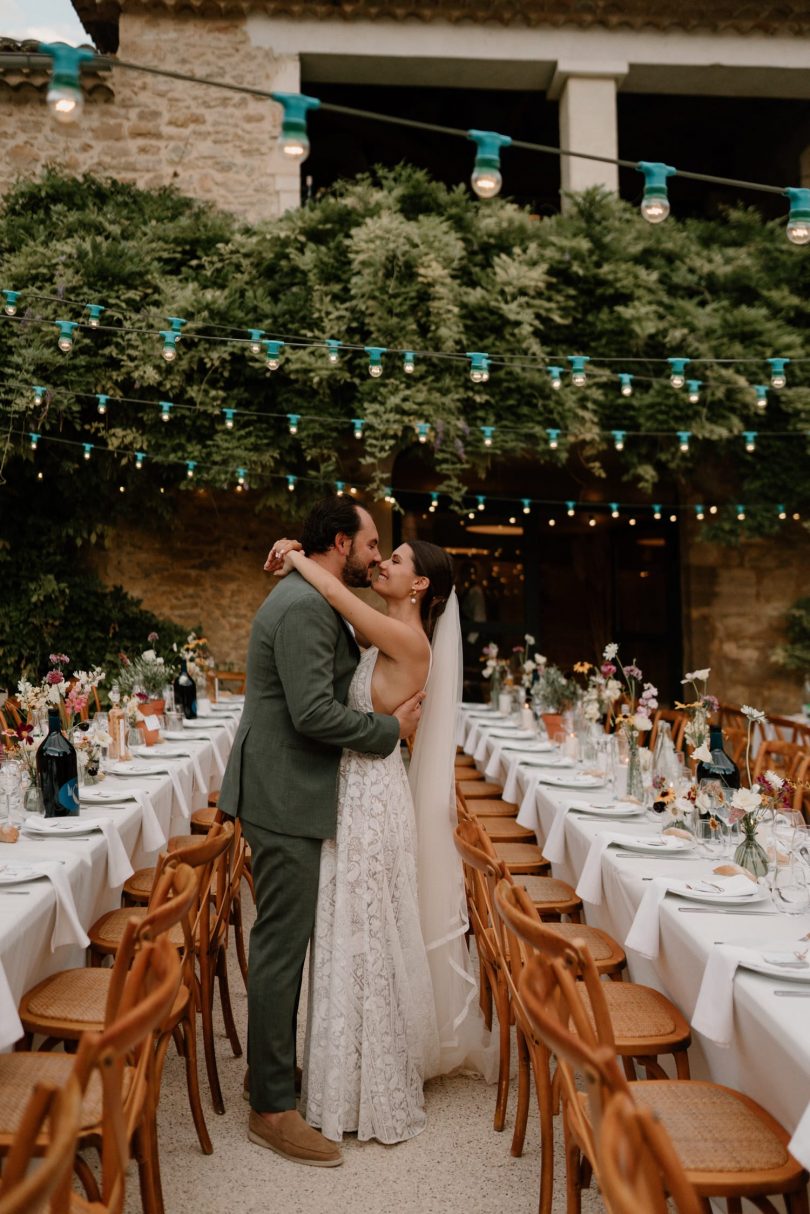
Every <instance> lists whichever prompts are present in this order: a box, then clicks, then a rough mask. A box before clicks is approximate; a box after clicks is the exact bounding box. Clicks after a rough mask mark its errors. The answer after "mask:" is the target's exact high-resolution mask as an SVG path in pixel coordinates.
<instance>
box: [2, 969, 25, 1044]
mask: <svg viewBox="0 0 810 1214" xmlns="http://www.w3.org/2000/svg"><path fill="white" fill-rule="evenodd" d="M22 1035H23V1026H22V1023H21V1021H20V1017H19V1014H18V1012H17V1004H16V1002H15V1000H14V996H13V995H12V993H11V987H10V986H9V984H8V978H7V977H6V971H5V970H4V969H3V966H2V963H0V1050H7V1049H8V1048H9V1046H11V1045H14V1043H15V1041H19V1039H20V1038H21V1037H22Z"/></svg>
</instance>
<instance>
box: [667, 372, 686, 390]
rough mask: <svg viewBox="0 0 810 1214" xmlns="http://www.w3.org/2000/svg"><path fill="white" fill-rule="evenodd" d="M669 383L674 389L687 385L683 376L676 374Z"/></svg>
mask: <svg viewBox="0 0 810 1214" xmlns="http://www.w3.org/2000/svg"><path fill="white" fill-rule="evenodd" d="M669 382H670V383H671V384H672V386H673V388H682V387H683V386H684V384H685V383H686V380H685V379H684V377H683V376H682V375H679V374H675V375H671V376H670V379H669Z"/></svg>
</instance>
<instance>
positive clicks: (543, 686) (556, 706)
mask: <svg viewBox="0 0 810 1214" xmlns="http://www.w3.org/2000/svg"><path fill="white" fill-rule="evenodd" d="M537 657H542V654H538V655H537ZM578 695H579V688H578V687H577V685H576V683H574V682H572V680H571V679H567V678H566V677H565V675H564V674H563V672H562V671H561V670H560V668H559V666H554V665H553V664H551V663H549V662H547V661H546V660H545V658H544V659H543V661H542V662H538V663H537V678H536V681H535V683H534V687H533V688H532V699H533V701H534V704H535V707H536V709H537V711H538V713H539V715H540V716H541V717H542V718H543V724H544V725H545V727H546V732H547V733H548V736H549V737H550V738H553V737H554V736H555V734H558V733H560V731H561V730H562V728H563V719H562V718H563V713H565V712H570V710H571V709H572V708H573V707H574V705H575V704H576V702H577V698H578Z"/></svg>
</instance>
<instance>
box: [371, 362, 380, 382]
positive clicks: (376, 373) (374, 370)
mask: <svg viewBox="0 0 810 1214" xmlns="http://www.w3.org/2000/svg"><path fill="white" fill-rule="evenodd" d="M382 372H383V369H382V367H381V366H380V364H379V363H372V364H371V366H370V367H369V369H368V373H369V375H370V376H371V378H372V379H379V378H380V376H381V375H382Z"/></svg>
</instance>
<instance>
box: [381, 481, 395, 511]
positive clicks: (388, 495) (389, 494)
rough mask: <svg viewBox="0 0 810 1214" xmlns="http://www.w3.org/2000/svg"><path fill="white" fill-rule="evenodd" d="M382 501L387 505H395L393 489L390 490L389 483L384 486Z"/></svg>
mask: <svg viewBox="0 0 810 1214" xmlns="http://www.w3.org/2000/svg"><path fill="white" fill-rule="evenodd" d="M383 501H384V502H385V503H386V505H387V506H395V505H396V501H397V499H396V498H395V497H394V494H393V491H392V489H391V486H390V485H386V486H385V497H384V498H383Z"/></svg>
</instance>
